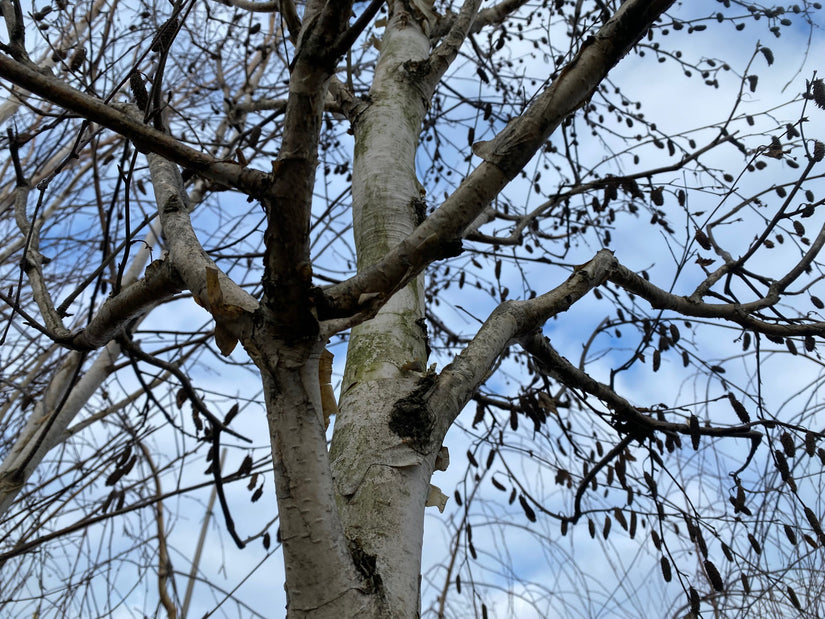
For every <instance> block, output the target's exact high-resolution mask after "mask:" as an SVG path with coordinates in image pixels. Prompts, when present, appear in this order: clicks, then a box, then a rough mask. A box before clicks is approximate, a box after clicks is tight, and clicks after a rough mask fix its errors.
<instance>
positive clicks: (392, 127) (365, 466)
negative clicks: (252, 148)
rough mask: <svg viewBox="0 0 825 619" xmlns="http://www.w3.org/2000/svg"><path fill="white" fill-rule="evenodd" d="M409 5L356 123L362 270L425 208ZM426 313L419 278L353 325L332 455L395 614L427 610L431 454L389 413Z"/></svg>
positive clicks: (397, 15)
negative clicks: (425, 543)
mask: <svg viewBox="0 0 825 619" xmlns="http://www.w3.org/2000/svg"><path fill="white" fill-rule="evenodd" d="M400 5H401V3H394V5H393V10H392V13H391V15H390V19H389V24H388V26H387V32H386V34H385V36H384V38H383V40H382V43H381V57H380V59H379V61H378V65H377V66H376V72H375V80H374V82H373V86H372V89H371V90H370V97H371V104H370V105H369V107H367V109H366V110H365V111H364V112H363V114H362V115H361V116H359V119H358V122H357V123H356V124H355V126H354V135H355V157H354V161H353V220H354V221H353V224H354V227H353V230H354V234H355V243H356V248H357V252H358V268H359V271H360V270H362V269H364V268H366V267H369V266H370V265H372V264H374V263H375V262H377V261H378V260H380V259H381V258H382V257H383V256H384V255H386V253H387V250H388V249H390V248H392V247H394V246H395V245H397V244H398V243H399V242H400V241H401V240H403V239H404V238H406V237H407V236H409V234H410V233H411V232H412V231H413V230H414V229H415V227H416V225H417V223H418V220H419V219H420V218H423V213H424V208H425V207H424V200H423V195H422V191H421V189H420V187H421V186H420V184H419V182H418V180H417V178H416V173H415V151H416V148H417V146H418V136H419V135H420V132H421V123H422V120H423V118H424V114H425V112H426V108H425V103H424V102H425V100H426V99H427V97H426V94H425V93H421V91H420V90H419V89H418V87H419V85H418V84H417V83H416V81H415V79H414V77H413V76H412V75H410V73H409V72H408V71H407V69H406V68H405V67H407V66H410V64H409V63H415V62H417V61H423V60H425V59H426V58H427V57H428V54H429V40H428V39H427V37H426V36H425V35H424V33H423V32H422V29H421V28H420V26H419V25H418V24H417V23H416V22H415V20H414V19H413V18H412V17H411V16H410V15H409V14H407V13H406V12H405V11H404V10H403V8H402V7H401V6H400ZM422 94H424V96H422ZM423 315H424V300H423V285H422V279H421V277H419V278H417V279H414V280H413V281H412V282H411V283H410V284H408V285H407V286H406V287H405V288H404V289H402V290H400V291H398V292H397V293H396V294H395V296H394V297H393V298H392V299H391V300H390V301H389V302H388V303H387V304H386V305H385V306H384V307H383V308H382V309H381V311H380V312H379V313H378V315H377V316H376V317H375V318H374V319H372V320H371V321H369V322H366V323H363V324H361V325H359V326H357V327H355V328H353V330H352V333H351V336H350V340H349V348H348V351H347V366H346V371H345V374H344V382H343V387H342V396H341V402H340V411H339V413H338V417H337V419H336V422H335V434H334V437H333V443H332V447H331V454H330V455H331V459H332V469H333V475H334V478H335V486H336V491H337V494H338V498H339V502H338V505H339V509H340V511H341V514H342V517H343V520H344V526H345V528H346V534H347V537H348V538H349V539H350V540H351V541H352V543H353V544H355V545H356V546H357V547H358V548H359V549H360V551H362V552H363V553H364V555H365V557H367V560H368V561H370V562H372V561H374V562H375V574H376V577H377V578H380V584H379V586H380V588H381V589H382V591H383V595H384V596H385V597H386V603H387V605H388V608H389V610H390V614H391V616H393V617H415V616H417V615H418V612H419V581H420V571H421V544H422V538H423V525H424V503H425V500H426V498H427V490H428V487H429V480H430V476H431V474H432V466H433V461H434V454H432V453H429V454H427V453H419V452H418V451H417V450H416V448H415V447H416V446H414V445H411V444H409V443H407V442H405V440H404V439H402V438H401V437H400V436H399V435H398V434H396V432H394V431H393V430H392V429H391V427H390V420H391V419H392V415H393V410H394V407H395V405H396V402H397V401H399V400H401V399H402V398H404V397H405V396H408V395H409V394H410V393H411V392H412V391H413V390H414V389H415V388H416V386H417V384H418V381H419V380H421V379H422V375H423V373H424V371H425V368H426V362H427V344H426V341H427V336H426V331H425V327H424V326H423V322H422V319H423Z"/></svg>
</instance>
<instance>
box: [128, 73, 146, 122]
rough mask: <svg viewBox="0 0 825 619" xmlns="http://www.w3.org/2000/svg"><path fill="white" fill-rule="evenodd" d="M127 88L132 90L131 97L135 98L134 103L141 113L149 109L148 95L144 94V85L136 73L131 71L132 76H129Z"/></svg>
mask: <svg viewBox="0 0 825 619" xmlns="http://www.w3.org/2000/svg"><path fill="white" fill-rule="evenodd" d="M129 87H130V88H131V89H132V95H133V96H134V97H135V103H137V106H138V107H139V108H140V110H141V111H143V112H145V111H146V109H147V108H148V107H149V93H148V92H146V84H145V83H144V82H143V78H142V77H141V75H140V73H138V72H137V71H132V74H131V75H130V76H129Z"/></svg>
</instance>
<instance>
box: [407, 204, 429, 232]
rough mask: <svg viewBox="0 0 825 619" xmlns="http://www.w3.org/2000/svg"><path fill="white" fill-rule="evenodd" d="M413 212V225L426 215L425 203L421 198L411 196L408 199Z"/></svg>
mask: <svg viewBox="0 0 825 619" xmlns="http://www.w3.org/2000/svg"><path fill="white" fill-rule="evenodd" d="M410 206H412V209H413V213H415V225H416V226H419V225H421V223H422V222H423V221H424V219H426V217H427V203H426V202H425V201H424V199H423V198H413V199H412V200H411V201H410Z"/></svg>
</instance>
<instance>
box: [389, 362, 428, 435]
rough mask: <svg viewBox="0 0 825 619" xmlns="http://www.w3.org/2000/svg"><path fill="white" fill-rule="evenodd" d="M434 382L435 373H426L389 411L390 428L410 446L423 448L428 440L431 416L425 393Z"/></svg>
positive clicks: (426, 393)
mask: <svg viewBox="0 0 825 619" xmlns="http://www.w3.org/2000/svg"><path fill="white" fill-rule="evenodd" d="M434 383H435V374H431V373H429V372H428V373H427V374H426V375H424V376H423V377H421V380H419V381H418V385H417V386H416V388H415V389H414V390H413V391H412V392H411V393H410V394H409V395H406V396H404V397H403V398H401V399H400V400H398V401H397V402H396V403H395V404H394V405H393V407H392V412H391V413H390V424H389V425H390V430H392V431H393V432H395V433H396V434H397V435H398V436H400V437H401V438H403V439H405V442H408V443H409V444H410V445H411V446H412V447H414V448H415V449H418V450H422V451H423V450H424V448H425V447H426V446H427V444H428V443H429V441H430V436H431V434H432V430H433V423H434V422H433V418H432V415H431V414H430V411H429V409H428V407H427V395H428V394H429V392H430V390H431V389H432V387H433V384H434Z"/></svg>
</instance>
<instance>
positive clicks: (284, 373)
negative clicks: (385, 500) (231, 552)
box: [256, 338, 387, 619]
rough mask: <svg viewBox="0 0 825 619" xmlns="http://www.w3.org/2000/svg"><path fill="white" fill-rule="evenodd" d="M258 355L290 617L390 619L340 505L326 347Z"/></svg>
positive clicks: (278, 347)
mask: <svg viewBox="0 0 825 619" xmlns="http://www.w3.org/2000/svg"><path fill="white" fill-rule="evenodd" d="M264 348H265V349H266V350H262V351H258V353H257V354H256V363H258V365H259V367H262V368H264V370H263V372H262V374H263V385H264V398H265V401H266V407H267V420H268V421H269V432H270V442H271V445H272V463H273V469H274V476H275V488H276V493H277V498H278V513H279V523H280V535H281V540H282V542H283V545H284V558H285V571H286V592H287V611H288V615H289V616H290V617H313V618H315V617H330V618H333V619H339V618H340V617H375V618H378V617H382V616H387V615H386V613H385V611H384V610H383V609H382V605H381V600H380V598H379V597H376V596H375V595H373V593H374V591H373V588H372V587H371V586H370V584H369V582H368V579H367V578H366V576H368V574H366V573H365V572H366V571H367V570H366V569H362V570H361V571H360V572H359V570H358V569H356V567H355V565H354V562H353V560H352V554H353V550H354V549H353V548H352V547H351V545H350V544H349V543H348V542H347V539H346V537H345V536H344V530H343V526H342V523H341V519H340V517H339V515H338V510H337V508H336V505H335V499H334V491H333V486H332V477H331V475H330V471H329V457H328V455H327V450H326V437H325V434H324V417H323V412H322V408H321V398H320V393H321V390H320V382H319V378H318V360H319V357H320V354H321V350H322V349H323V343H322V342H317V343H316V344H315V345H311V344H309V345H307V344H305V345H295V344H290V343H286V342H283V341H277V340H275V339H274V338H272V339H270V340H269V343H268V344H267V345H266V346H264Z"/></svg>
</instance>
